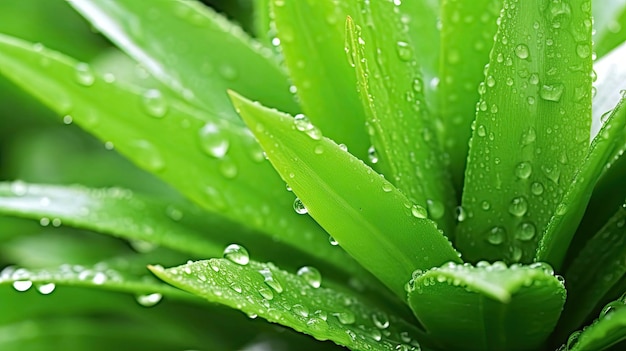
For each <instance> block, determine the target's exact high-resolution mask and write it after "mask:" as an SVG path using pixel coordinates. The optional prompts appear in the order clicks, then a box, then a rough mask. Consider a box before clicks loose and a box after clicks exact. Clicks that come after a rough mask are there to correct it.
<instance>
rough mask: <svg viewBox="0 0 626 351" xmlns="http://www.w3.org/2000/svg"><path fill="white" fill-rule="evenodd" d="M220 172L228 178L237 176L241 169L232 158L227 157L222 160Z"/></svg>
mask: <svg viewBox="0 0 626 351" xmlns="http://www.w3.org/2000/svg"><path fill="white" fill-rule="evenodd" d="M218 168H219V170H220V173H221V174H222V175H223V176H224V177H225V178H227V179H233V178H235V177H236V176H237V173H238V172H239V170H238V169H237V165H236V164H235V162H233V161H232V160H230V159H228V158H225V159H223V160H221V161H220V163H219V166H218Z"/></svg>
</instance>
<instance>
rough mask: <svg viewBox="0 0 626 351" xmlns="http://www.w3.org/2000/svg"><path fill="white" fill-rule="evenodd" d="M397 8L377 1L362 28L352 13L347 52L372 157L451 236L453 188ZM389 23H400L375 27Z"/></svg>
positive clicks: (372, 161) (379, 168)
mask: <svg viewBox="0 0 626 351" xmlns="http://www.w3.org/2000/svg"><path fill="white" fill-rule="evenodd" d="M394 10H395V11H397V8H396V6H395V5H394V4H393V3H391V2H386V1H381V2H375V3H371V4H370V5H366V7H365V8H364V13H363V19H361V23H362V24H364V27H363V30H361V27H357V26H356V25H355V23H354V22H353V21H352V19H351V18H350V17H348V20H347V22H346V31H347V38H346V48H347V49H346V50H347V53H348V55H349V56H350V58H351V62H352V64H354V66H355V71H356V78H357V81H358V84H359V87H360V89H359V92H360V96H361V102H362V103H363V106H364V107H365V112H366V115H367V122H368V128H369V129H370V138H371V139H372V143H373V145H372V146H371V147H370V149H369V160H370V163H372V164H373V166H374V167H375V168H376V169H378V170H380V171H381V173H382V174H383V175H385V177H386V178H387V179H388V180H389V181H390V182H391V183H392V184H394V185H395V186H396V187H397V188H398V189H399V190H400V191H401V192H403V193H404V194H405V195H406V196H407V198H409V200H410V201H411V202H413V203H415V204H418V205H419V206H422V207H423V208H427V209H428V217H429V218H431V219H432V220H434V221H435V222H436V223H437V224H438V226H439V228H441V229H442V230H443V231H444V233H446V234H448V235H450V234H453V226H454V219H453V213H452V211H450V209H452V208H454V206H455V205H456V199H455V197H454V189H453V188H452V182H451V181H450V176H449V174H448V173H447V172H446V171H447V169H446V168H445V166H444V164H445V160H444V159H443V158H442V153H441V152H440V151H439V145H438V142H437V138H436V136H435V134H434V131H433V129H432V123H430V122H432V121H430V120H429V113H428V112H427V110H426V106H425V105H426V104H425V102H424V94H423V89H424V88H423V81H422V76H421V73H420V72H419V67H418V65H417V62H416V61H415V59H414V57H413V56H412V55H413V54H412V53H411V50H412V49H411V45H410V44H409V41H408V38H406V37H405V35H404V34H402V33H403V32H404V31H406V30H407V28H406V25H404V24H402V22H401V21H400V19H399V18H398V17H399V15H398V14H396V13H395V11H394ZM386 23H398V25H397V28H395V31H391V30H390V32H391V33H386V32H385V31H378V30H377V29H376V28H377V26H378V27H382V26H383V25H384V24H386ZM381 63H384V64H381ZM446 209H448V210H447V211H446Z"/></svg>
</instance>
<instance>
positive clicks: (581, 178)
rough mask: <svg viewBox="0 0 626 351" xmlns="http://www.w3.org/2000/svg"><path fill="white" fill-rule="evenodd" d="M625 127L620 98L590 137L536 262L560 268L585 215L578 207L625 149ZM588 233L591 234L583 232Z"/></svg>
mask: <svg viewBox="0 0 626 351" xmlns="http://www.w3.org/2000/svg"><path fill="white" fill-rule="evenodd" d="M625 126H626V103H625V100H624V99H622V101H620V103H619V104H618V105H617V107H615V109H614V110H613V112H612V113H611V115H610V116H609V118H608V120H607V122H606V123H605V124H604V126H603V127H602V129H601V130H600V132H599V133H598V135H597V136H596V137H595V138H594V140H593V142H592V143H591V147H590V149H589V152H588V154H587V157H586V158H585V159H584V160H583V162H582V164H581V165H580V169H579V171H578V173H577V174H576V176H575V177H574V181H573V182H572V186H570V187H569V188H568V189H567V191H566V192H565V194H564V195H563V198H562V200H561V203H560V204H559V206H558V207H557V210H556V212H555V214H554V216H553V217H552V218H551V219H550V222H549V223H548V225H547V227H546V229H545V233H544V236H543V238H542V239H541V242H540V243H539V247H538V248H537V253H536V260H538V261H545V262H549V263H550V264H551V265H552V266H553V267H555V268H556V269H557V270H558V269H560V268H561V266H562V264H563V260H564V258H565V255H566V254H567V250H568V248H569V247H570V243H571V241H572V237H573V236H574V234H575V233H576V229H577V227H578V224H579V223H580V221H581V219H582V216H583V214H584V212H585V206H579V205H578V204H587V203H588V201H589V198H590V197H591V194H592V192H593V189H594V186H595V185H596V183H597V181H598V179H599V178H600V176H601V175H602V174H603V173H604V172H606V169H607V168H609V167H611V164H613V163H615V162H616V161H617V160H620V159H621V157H620V156H621V155H622V154H623V153H624V150H626V142H625V140H626V135H625V134H624V128H625ZM622 200H623V199H622ZM591 234H593V233H586V235H591Z"/></svg>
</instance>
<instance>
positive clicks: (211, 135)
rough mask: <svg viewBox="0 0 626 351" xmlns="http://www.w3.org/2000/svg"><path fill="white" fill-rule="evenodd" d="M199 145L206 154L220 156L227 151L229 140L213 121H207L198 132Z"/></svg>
mask: <svg viewBox="0 0 626 351" xmlns="http://www.w3.org/2000/svg"><path fill="white" fill-rule="evenodd" d="M198 137H199V140H200V147H201V149H202V151H204V152H205V153H206V154H207V155H209V156H211V157H215V158H222V157H224V156H225V155H226V153H228V149H229V146H230V142H229V140H228V138H227V137H226V134H225V133H223V132H221V131H220V129H219V127H218V126H217V125H216V124H215V123H211V122H209V123H207V124H205V125H204V127H202V128H201V129H200V130H199V132H198Z"/></svg>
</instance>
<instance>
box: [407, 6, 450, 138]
mask: <svg viewBox="0 0 626 351" xmlns="http://www.w3.org/2000/svg"><path fill="white" fill-rule="evenodd" d="M441 2H442V1H440V0H421V1H402V3H401V4H400V11H401V13H402V15H401V16H402V17H401V20H402V21H404V22H405V23H408V26H409V32H408V33H409V36H410V38H411V43H412V48H413V50H414V51H415V57H419V60H420V66H421V68H422V76H423V82H424V84H423V87H424V97H425V99H426V104H427V106H428V108H430V111H431V113H433V114H434V113H435V112H437V111H439V108H438V106H439V101H438V99H437V96H436V91H437V89H436V88H437V85H436V84H434V83H435V82H437V79H439V51H440V34H441V32H440V31H439V29H438V28H437V22H438V21H439V15H440V8H439V5H440V3H441ZM434 117H436V118H435V120H436V121H437V122H440V121H439V120H438V118H439V116H434ZM437 127H438V128H440V127H441V126H440V125H437ZM438 132H439V133H441V132H442V131H441V130H438ZM440 137H441V135H440Z"/></svg>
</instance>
